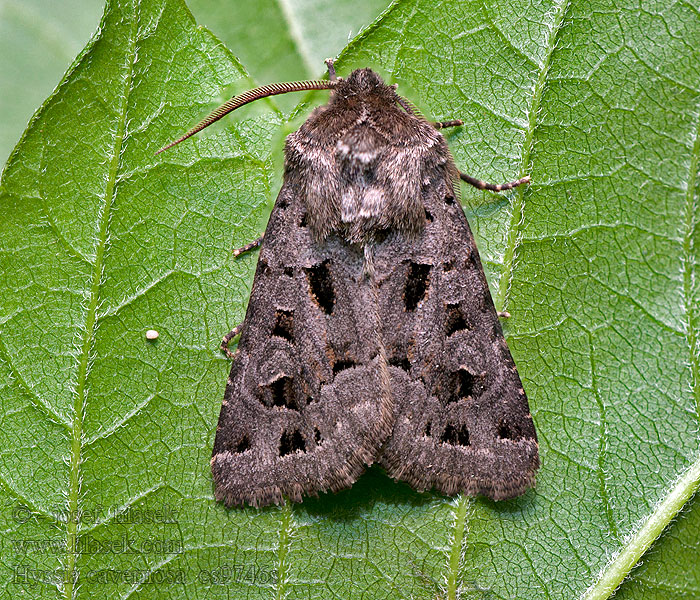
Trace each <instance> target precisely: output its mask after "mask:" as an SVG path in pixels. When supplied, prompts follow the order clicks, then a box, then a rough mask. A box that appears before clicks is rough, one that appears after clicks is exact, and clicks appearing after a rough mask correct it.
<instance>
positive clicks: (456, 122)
mask: <svg viewBox="0 0 700 600" xmlns="http://www.w3.org/2000/svg"><path fill="white" fill-rule="evenodd" d="M432 125H433V127H435V129H447V128H448V127H459V126H460V125H464V121H462V120H461V119H452V120H450V121H435V123H433V124H432Z"/></svg>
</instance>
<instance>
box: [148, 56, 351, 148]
mask: <svg viewBox="0 0 700 600" xmlns="http://www.w3.org/2000/svg"><path fill="white" fill-rule="evenodd" d="M329 70H330V67H329ZM332 74H333V75H334V74H335V72H333V73H332ZM336 85H338V80H337V79H335V78H332V79H331V80H330V81H324V80H315V81H314V80H311V81H293V82H290V83H272V84H270V85H263V86H261V87H257V88H255V89H253V90H250V91H247V92H243V93H242V94H239V95H238V96H234V97H233V98H231V99H230V100H229V101H228V102H226V103H224V104H222V105H221V106H219V108H217V109H216V110H215V111H214V112H212V113H211V114H210V115H209V116H208V117H205V118H204V119H203V120H202V121H200V122H199V123H197V125H195V126H194V127H193V128H192V129H190V130H189V131H188V132H187V133H186V134H184V135H183V136H182V137H179V138H178V139H176V140H175V141H174V142H170V143H169V144H168V145H167V146H163V147H162V148H161V149H160V150H158V152H156V154H160V153H161V152H164V151H165V150H167V149H168V148H172V147H173V146H175V145H177V144H179V143H180V142H182V141H184V140H186V139H187V138H188V137H192V136H193V135H194V134H195V133H198V132H200V131H202V129H204V128H205V127H209V125H211V124H212V123H215V122H216V121H218V120H219V119H220V118H221V117H223V116H224V115H227V114H228V113H230V112H231V111H234V110H236V109H237V108H240V107H241V106H243V105H245V104H249V103H250V102H254V101H255V100H260V99H261V98H267V97H268V96H276V95H278V94H286V93H288V92H303V91H306V90H330V89H333V88H334V87H335V86H336Z"/></svg>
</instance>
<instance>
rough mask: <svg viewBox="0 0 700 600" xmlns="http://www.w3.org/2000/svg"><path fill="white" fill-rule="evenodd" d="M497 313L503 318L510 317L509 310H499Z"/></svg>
mask: <svg viewBox="0 0 700 600" xmlns="http://www.w3.org/2000/svg"><path fill="white" fill-rule="evenodd" d="M497 314H498V316H499V318H501V319H510V313H509V312H508V311H507V310H499V311H498V313H497Z"/></svg>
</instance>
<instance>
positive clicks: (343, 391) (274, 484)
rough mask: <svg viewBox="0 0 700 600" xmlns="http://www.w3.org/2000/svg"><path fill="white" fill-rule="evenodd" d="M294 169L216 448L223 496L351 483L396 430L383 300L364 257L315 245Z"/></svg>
mask: <svg viewBox="0 0 700 600" xmlns="http://www.w3.org/2000/svg"><path fill="white" fill-rule="evenodd" d="M303 191H304V190H303V181H301V180H300V179H299V177H298V176H297V175H295V173H294V172H291V173H288V174H287V176H285V181H284V184H283V186H282V189H281V191H280V194H279V196H278V198H277V201H276V203H275V206H274V208H273V211H272V214H271V216H270V220H269V222H268V226H267V229H266V232H265V236H264V242H263V244H262V248H261V251H260V255H259V259H258V265H257V269H256V273H255V278H254V282H253V287H252V291H251V297H250V301H249V304H248V310H247V314H246V318H245V321H244V325H243V329H242V333H241V337H240V340H239V343H238V348H237V350H236V353H235V358H234V362H233V365H232V367H231V373H230V376H229V379H228V384H227V387H226V391H225V394H224V401H223V403H222V407H221V413H220V416H219V422H218V426H217V430H216V439H215V442H214V448H213V453H212V461H211V465H212V474H213V478H214V484H215V496H216V498H217V500H221V501H223V502H225V503H226V504H227V505H242V504H250V505H253V506H264V505H267V504H271V503H278V504H279V503H282V502H283V501H284V499H285V498H288V499H289V500H291V501H294V502H299V501H301V498H302V495H317V494H318V493H319V492H322V491H326V490H328V491H337V490H339V489H342V488H345V487H349V486H350V485H352V483H354V481H355V480H356V479H357V478H358V477H359V475H360V474H361V473H362V472H363V471H364V469H365V468H366V465H368V464H371V463H372V462H374V460H375V459H376V458H377V456H378V454H379V450H380V448H381V445H382V444H383V442H384V441H385V440H386V439H387V437H388V436H389V434H390V432H391V426H392V419H393V413H392V401H391V396H390V391H389V379H388V370H387V368H386V362H385V360H384V357H383V353H382V347H381V344H380V340H379V333H378V331H379V328H378V314H377V311H374V313H372V311H369V312H368V311H367V306H376V293H375V292H374V290H373V289H372V286H371V285H369V284H368V283H367V282H366V281H365V278H364V277H363V276H362V258H361V254H360V255H359V256H355V255H354V254H353V251H352V249H349V248H348V245H347V244H346V243H345V242H344V241H343V240H341V239H340V238H339V237H337V236H335V235H330V236H329V237H328V238H327V239H326V240H325V241H324V243H321V244H318V243H312V237H311V234H310V231H309V224H308V215H307V214H306V205H305V202H304V201H303Z"/></svg>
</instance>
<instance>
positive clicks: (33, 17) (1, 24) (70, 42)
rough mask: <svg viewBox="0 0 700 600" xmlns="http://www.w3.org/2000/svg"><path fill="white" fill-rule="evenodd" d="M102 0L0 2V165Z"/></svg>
mask: <svg viewBox="0 0 700 600" xmlns="http://www.w3.org/2000/svg"><path fill="white" fill-rule="evenodd" d="M101 7H102V2H101V1H100V0H80V1H79V2H76V1H73V2H55V1H54V0H21V1H19V0H15V1H13V0H5V1H4V2H2V3H0V56H2V60H0V89H1V90H2V94H0V115H2V119H0V164H4V163H5V160H6V159H7V157H8V156H9V154H10V151H11V150H12V148H13V147H14V145H15V144H16V143H17V140H18V139H19V136H20V135H21V133H22V131H23V130H24V128H25V127H26V126H27V121H28V120H29V118H30V117H31V116H32V113H33V112H34V110H35V109H36V107H37V106H38V105H39V103H40V102H41V101H42V100H43V99H44V98H46V96H47V95H48V94H49V93H50V92H51V90H52V89H53V88H54V87H55V86H56V82H57V81H58V80H59V79H60V78H61V75H62V74H63V72H64V71H65V70H66V67H67V66H68V65H70V63H71V61H72V60H73V57H74V56H75V55H76V54H77V53H78V51H79V50H80V48H82V47H83V45H84V44H85V41H86V40H87V39H88V38H89V36H90V34H91V33H92V32H93V31H94V30H95V25H96V23H97V19H99V16H100V10H101Z"/></svg>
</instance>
